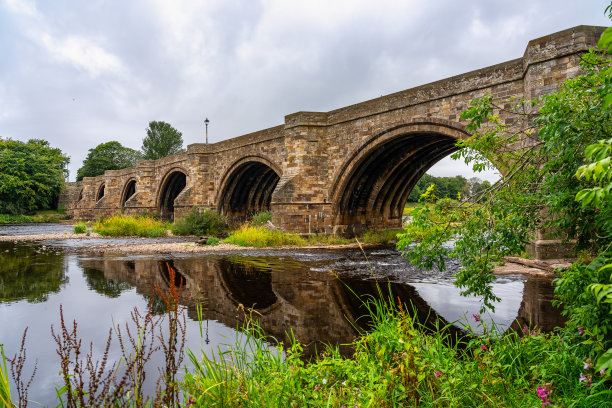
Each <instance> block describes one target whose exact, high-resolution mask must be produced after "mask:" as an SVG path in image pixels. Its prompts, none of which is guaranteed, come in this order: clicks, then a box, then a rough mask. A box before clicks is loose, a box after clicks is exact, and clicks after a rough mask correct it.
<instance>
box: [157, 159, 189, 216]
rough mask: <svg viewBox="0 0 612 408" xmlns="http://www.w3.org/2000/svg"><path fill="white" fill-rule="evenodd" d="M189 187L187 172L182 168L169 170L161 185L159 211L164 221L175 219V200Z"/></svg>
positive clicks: (158, 202)
mask: <svg viewBox="0 0 612 408" xmlns="http://www.w3.org/2000/svg"><path fill="white" fill-rule="evenodd" d="M186 186H187V171H186V170H184V169H183V168H180V167H175V168H173V169H171V170H169V171H168V172H167V173H166V175H165V176H164V178H163V179H162V182H161V184H160V188H159V193H158V195H157V209H158V211H159V214H160V216H161V217H162V219H164V220H173V219H174V200H176V198H177V197H178V195H179V194H180V193H181V191H183V189H184V188H185V187H186Z"/></svg>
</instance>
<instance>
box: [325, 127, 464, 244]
mask: <svg viewBox="0 0 612 408" xmlns="http://www.w3.org/2000/svg"><path fill="white" fill-rule="evenodd" d="M468 136H469V134H468V133H467V132H466V131H465V130H464V129H463V128H462V127H460V126H459V125H457V124H452V123H447V122H446V121H431V122H421V123H418V122H415V123H410V124H405V125H401V126H397V127H394V128H391V129H388V130H387V131H385V132H383V133H380V134H378V135H377V136H375V137H373V138H372V139H370V140H369V141H368V142H366V143H365V144H364V145H363V146H362V147H361V148H359V149H358V150H357V151H356V153H355V154H353V156H352V157H350V158H349V159H348V160H347V161H346V162H345V163H344V165H343V166H342V167H341V169H340V170H339V172H338V173H337V175H336V177H335V181H334V183H333V185H332V189H331V197H332V205H333V207H332V208H333V210H332V211H333V217H334V229H335V230H336V231H337V232H342V233H345V234H348V235H351V234H356V233H360V232H362V231H363V230H365V229H367V228H399V227H401V222H402V211H403V207H404V205H405V203H406V201H407V200H408V196H409V195H410V192H411V191H412V189H413V188H414V186H415V185H416V183H417V181H418V180H419V179H420V178H421V176H423V174H425V172H426V171H427V170H428V169H429V168H430V167H432V166H433V165H434V164H436V163H437V162H438V161H440V160H441V159H442V158H444V157H446V156H448V155H449V154H451V153H453V152H455V151H457V150H458V148H457V146H456V141H457V140H458V139H465V138H467V137H468Z"/></svg>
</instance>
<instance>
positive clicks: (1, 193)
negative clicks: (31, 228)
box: [0, 138, 70, 214]
mask: <svg viewBox="0 0 612 408" xmlns="http://www.w3.org/2000/svg"><path fill="white" fill-rule="evenodd" d="M69 161H70V159H69V158H68V157H66V156H65V155H64V154H63V153H62V151H61V150H60V149H56V148H52V147H51V146H50V145H49V142H47V141H45V140H39V139H30V140H29V141H28V142H27V143H23V142H20V141H16V140H11V139H2V138H0V213H8V214H23V213H29V212H33V211H35V210H38V209H47V208H51V207H52V206H53V205H55V203H56V201H57V197H58V196H59V193H60V191H61V190H62V187H63V186H64V181H65V177H67V170H66V165H67V164H68V162H69Z"/></svg>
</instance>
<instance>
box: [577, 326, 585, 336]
mask: <svg viewBox="0 0 612 408" xmlns="http://www.w3.org/2000/svg"><path fill="white" fill-rule="evenodd" d="M578 334H580V335H583V334H584V328H583V327H582V326H578Z"/></svg>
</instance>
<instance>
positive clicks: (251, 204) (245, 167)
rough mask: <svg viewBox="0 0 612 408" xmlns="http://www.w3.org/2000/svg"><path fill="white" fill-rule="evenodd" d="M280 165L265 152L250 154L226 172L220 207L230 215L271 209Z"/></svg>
mask: <svg viewBox="0 0 612 408" xmlns="http://www.w3.org/2000/svg"><path fill="white" fill-rule="evenodd" d="M281 173H282V172H281V170H280V168H279V167H278V166H277V165H275V164H274V163H273V162H272V161H271V160H269V159H267V158H265V157H262V156H247V157H243V158H242V159H240V160H238V161H236V162H235V163H234V164H232V165H231V166H230V167H229V169H228V170H227V171H226V172H225V175H224V176H223V178H222V179H221V184H220V186H219V193H218V195H217V200H216V201H217V210H218V211H219V212H220V213H222V214H225V215H228V216H230V217H247V216H250V215H252V214H255V213H257V212H261V211H269V210H270V204H271V202H272V193H273V192H274V189H275V188H276V185H277V184H278V182H279V180H280V175H281Z"/></svg>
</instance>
